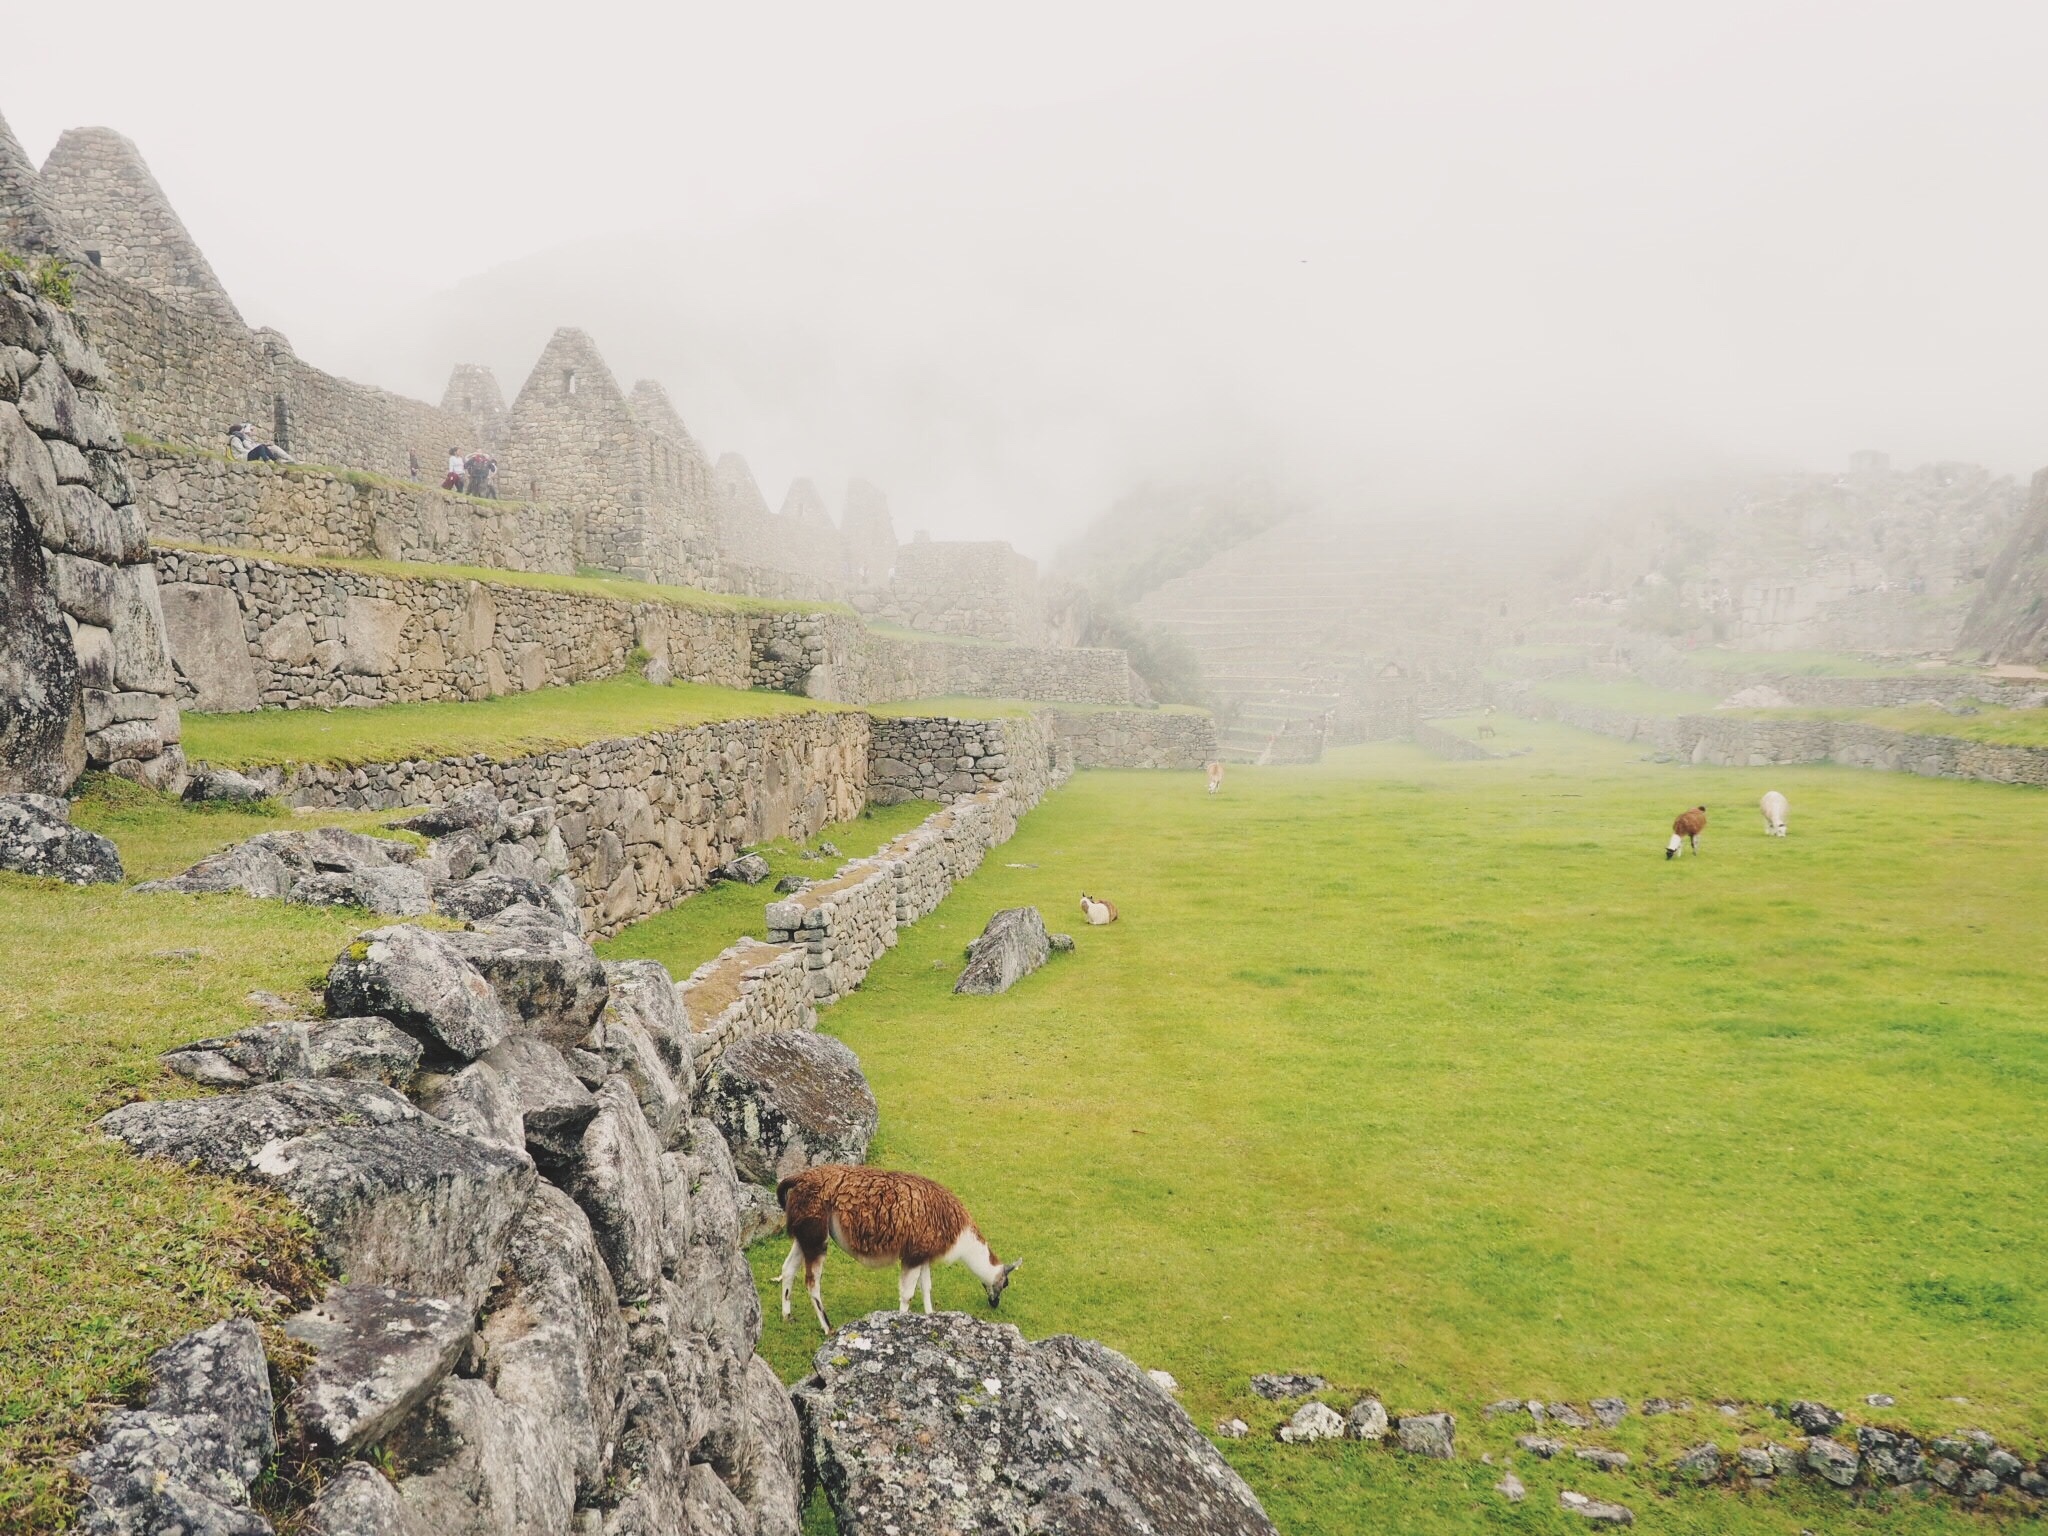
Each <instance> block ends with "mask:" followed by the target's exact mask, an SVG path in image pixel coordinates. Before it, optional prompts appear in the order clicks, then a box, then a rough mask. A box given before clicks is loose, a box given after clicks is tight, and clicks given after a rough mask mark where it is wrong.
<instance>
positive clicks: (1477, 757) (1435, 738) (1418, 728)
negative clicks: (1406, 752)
mask: <svg viewBox="0 0 2048 1536" xmlns="http://www.w3.org/2000/svg"><path fill="white" fill-rule="evenodd" d="M1414 735H1415V745H1417V746H1418V747H1420V748H1422V750H1423V751H1425V752H1427V753H1428V754H1429V755H1430V756H1431V757H1442V758H1448V759H1449V760H1450V761H1452V762H1473V763H1476V762H1486V761H1490V760H1492V759H1493V758H1496V757H1502V756H1505V754H1504V753H1500V752H1495V751H1493V750H1492V749H1491V748H1489V747H1485V746H1482V745H1481V744H1480V743H1478V742H1476V741H1470V740H1467V739H1466V738H1465V737H1463V736H1460V735H1458V734H1457V733H1456V732H1455V731H1447V730H1444V729H1443V728H1442V727H1441V726H1435V725H1430V724H1428V723H1426V722H1424V721H1421V720H1418V721H1416V722H1415V730H1414Z"/></svg>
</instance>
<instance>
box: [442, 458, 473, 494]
mask: <svg viewBox="0 0 2048 1536" xmlns="http://www.w3.org/2000/svg"><path fill="white" fill-rule="evenodd" d="M466 483H467V476H466V475H465V474H464V472H463V468H462V450H461V449H460V448H450V449H449V450H448V473H447V474H446V475H445V476H443V477H442V480H441V489H442V490H444V491H459V490H461V489H462V487H463V486H464V485H465V484H466Z"/></svg>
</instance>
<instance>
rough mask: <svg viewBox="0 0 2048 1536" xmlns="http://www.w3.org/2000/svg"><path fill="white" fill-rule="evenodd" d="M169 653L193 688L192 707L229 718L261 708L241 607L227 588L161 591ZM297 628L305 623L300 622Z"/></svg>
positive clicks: (180, 585)
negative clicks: (229, 716) (245, 636)
mask: <svg viewBox="0 0 2048 1536" xmlns="http://www.w3.org/2000/svg"><path fill="white" fill-rule="evenodd" d="M161 602H162V606H163V616H164V629H165V631H166V637H167V638H168V640H169V642H170V647H171V655H172V656H173V657H174V658H175V659H176V661H177V666H178V670H179V671H180V672H182V673H183V674H184V675H185V681H186V682H188V683H190V684H191V685H192V691H193V695H194V697H193V700H192V707H193V708H194V709H196V710H198V711H200V713H202V714H232V713H238V712H241V711H244V710H251V709H261V708H262V707H263V690H262V686H261V683H260V682H259V680H258V679H257V676H256V667H255V664H254V663H253V662H251V661H250V659H249V647H248V643H247V641H246V640H245V639H244V637H243V631H242V608H241V604H240V603H238V602H236V600H235V594H234V593H233V592H230V591H229V590H228V589H227V588H225V587H215V586H203V585H200V584H198V583H195V582H183V581H181V582H170V583H167V584H166V585H165V586H164V587H163V588H162V589H161ZM299 622H300V626H301V628H303V627H304V622H305V621H304V620H303V619H302V620H300V621H299Z"/></svg>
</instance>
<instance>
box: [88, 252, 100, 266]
mask: <svg viewBox="0 0 2048 1536" xmlns="http://www.w3.org/2000/svg"><path fill="white" fill-rule="evenodd" d="M85 259H86V260H87V261H89V262H91V263H92V264H93V265H94V266H98V265H99V264H100V253H99V252H98V251H87V252H86V253H85Z"/></svg>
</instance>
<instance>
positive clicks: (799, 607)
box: [152, 471, 853, 614]
mask: <svg viewBox="0 0 2048 1536" xmlns="http://www.w3.org/2000/svg"><path fill="white" fill-rule="evenodd" d="M350 473H355V471H350ZM492 505H494V506H496V505H502V503H496V502H494V503H492ZM152 542H153V543H154V544H155V545H156V547H157V548H159V549H178V550H184V551H186V552H187V553H189V554H199V555H232V556H235V557H237V558H240V559H244V560H268V561H270V562H271V563H272V564H273V565H289V566H296V567H299V568H301V569H304V570H323V571H324V570H337V571H361V572H364V573H365V574H367V575H371V576H389V577H393V578H395V579H397V580H400V581H481V582H485V583H487V584H490V585H494V586H500V587H528V588H532V589H534V590H537V591H542V592H569V593H573V594H575V595H576V596H579V597H603V598H609V599H611V600H613V601H615V602H621V603H668V604H669V605H671V606H672V607H676V608H695V609H700V610H703V611H707V612H713V613H849V614H850V613H852V612H853V610H852V609H851V608H849V607H847V606H846V604H844V603H827V602H816V603H812V602H802V601H798V600H796V599H791V598H772V597H742V596H740V595H739V594H738V593H734V592H708V591H705V590H704V589H703V588H701V587H670V586H663V585H661V584H659V583H657V582H652V581H634V580H632V579H631V578H630V577H626V576H610V575H606V574H605V573H604V572H602V571H595V570H588V569H586V570H580V571H578V572H577V573H576V574H575V575H574V576H557V575H553V574H551V573H549V572H546V571H512V570H506V569H503V568H502V567H499V566H495V565H490V566H485V565H435V564H433V563H431V562H429V561H424V560H354V559H348V558H345V557H343V556H340V555H284V554H279V553H277V552H276V551H274V550H268V549H247V548H242V547H240V546H231V545H226V544H188V543H183V542H180V541H178V540H176V539H156V540H153V541H152Z"/></svg>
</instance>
